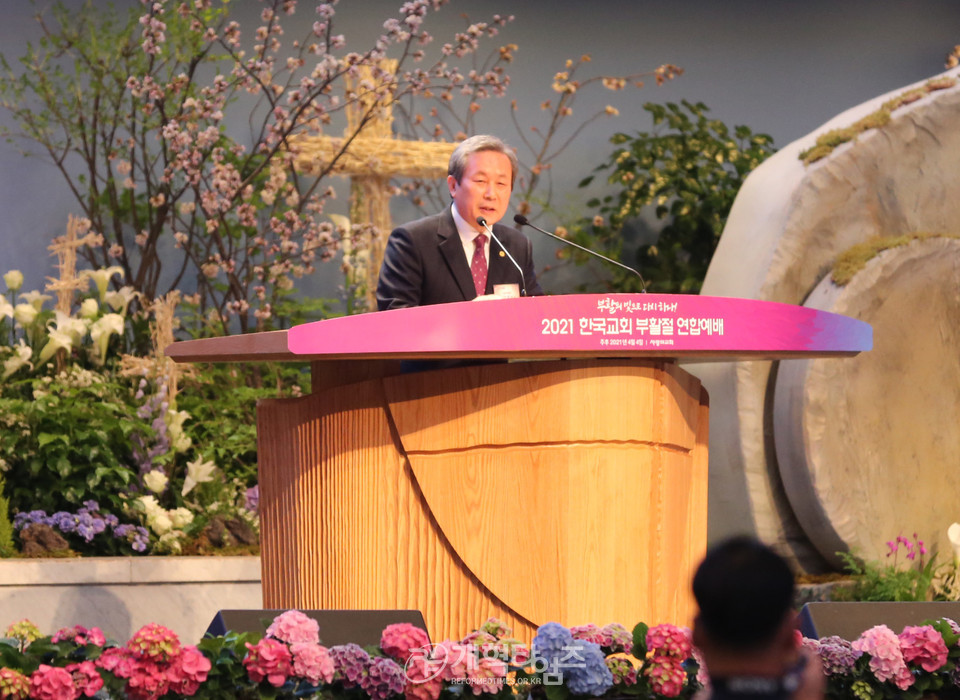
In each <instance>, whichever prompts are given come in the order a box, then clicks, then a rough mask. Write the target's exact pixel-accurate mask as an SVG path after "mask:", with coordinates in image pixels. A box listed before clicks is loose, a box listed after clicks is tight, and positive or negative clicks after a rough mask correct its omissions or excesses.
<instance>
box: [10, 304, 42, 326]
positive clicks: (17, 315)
mask: <svg viewBox="0 0 960 700" xmlns="http://www.w3.org/2000/svg"><path fill="white" fill-rule="evenodd" d="M38 313H40V312H39V311H37V309H35V308H34V307H33V305H32V304H17V305H16V306H15V307H13V320H15V321H16V322H17V323H19V324H20V325H21V326H22V327H23V328H27V327H28V326H32V325H33V322H34V321H36V320H37V314H38Z"/></svg>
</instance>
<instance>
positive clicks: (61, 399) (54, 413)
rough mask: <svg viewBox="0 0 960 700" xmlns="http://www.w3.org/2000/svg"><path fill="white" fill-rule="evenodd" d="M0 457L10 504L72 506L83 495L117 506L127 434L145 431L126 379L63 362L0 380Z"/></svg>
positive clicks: (128, 461)
mask: <svg viewBox="0 0 960 700" xmlns="http://www.w3.org/2000/svg"><path fill="white" fill-rule="evenodd" d="M0 423H2V424H3V429H2V430H0V460H2V461H3V462H5V463H6V472H5V478H6V496H7V497H8V498H9V505H10V507H11V508H13V509H14V510H15V511H30V510H46V511H47V512H48V513H53V512H54V511H57V510H71V511H75V510H76V509H77V507H78V506H79V505H80V504H82V503H83V501H85V500H90V499H93V500H96V501H98V502H99V503H100V504H101V505H103V506H104V507H105V508H107V509H108V510H111V511H113V512H118V511H119V510H121V509H122V498H121V495H122V494H123V493H124V492H125V491H126V490H127V489H128V487H129V486H130V484H131V482H132V481H133V480H134V478H135V476H136V473H135V472H134V471H132V470H131V465H132V464H133V463H134V461H133V453H132V444H131V436H132V435H133V434H134V433H140V434H144V435H146V434H152V429H151V427H150V425H149V424H147V423H146V422H145V421H143V420H142V419H140V418H138V417H137V415H136V404H135V402H134V399H133V392H132V390H131V388H130V387H129V386H125V385H123V384H121V383H118V382H116V381H115V380H113V379H111V378H110V377H109V376H108V375H102V374H96V373H94V372H91V371H89V370H78V369H71V370H67V371H64V372H62V373H60V374H58V375H57V376H55V377H50V376H43V377H38V378H32V379H28V380H26V381H21V382H18V383H17V384H16V385H14V386H12V387H10V386H8V387H4V392H3V393H0Z"/></svg>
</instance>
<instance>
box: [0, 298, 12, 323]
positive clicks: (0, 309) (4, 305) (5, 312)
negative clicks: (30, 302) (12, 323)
mask: <svg viewBox="0 0 960 700" xmlns="http://www.w3.org/2000/svg"><path fill="white" fill-rule="evenodd" d="M5 318H13V304H11V303H10V302H9V301H7V300H6V298H4V297H0V321H2V320H3V319H5Z"/></svg>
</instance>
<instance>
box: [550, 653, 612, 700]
mask: <svg viewBox="0 0 960 700" xmlns="http://www.w3.org/2000/svg"><path fill="white" fill-rule="evenodd" d="M565 653H566V654H567V658H568V660H567V661H566V662H563V661H561V669H562V670H563V678H564V681H565V682H566V684H567V687H568V688H570V692H571V693H575V694H576V695H589V696H591V697H597V696H600V695H603V694H604V693H605V692H607V691H608V690H609V689H610V688H611V687H613V674H612V673H611V672H610V669H609V668H608V667H607V661H606V657H605V656H604V655H603V651H602V650H601V649H600V646H599V645H598V644H594V643H593V642H588V641H586V640H584V639H575V640H573V641H572V642H571V644H570V645H569V646H568V647H567V648H566V650H565ZM561 658H562V657H561Z"/></svg>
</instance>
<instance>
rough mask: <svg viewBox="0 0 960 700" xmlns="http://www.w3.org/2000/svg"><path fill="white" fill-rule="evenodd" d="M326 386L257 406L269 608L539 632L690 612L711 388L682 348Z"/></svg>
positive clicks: (455, 633) (447, 628)
mask: <svg viewBox="0 0 960 700" xmlns="http://www.w3.org/2000/svg"><path fill="white" fill-rule="evenodd" d="M318 364H320V363H318ZM321 366H322V365H321ZM318 369H320V368H319V367H317V366H315V367H314V373H315V374H317V372H318ZM324 386H326V387H328V388H323V387H324ZM315 389H317V390H316V391H315V393H313V394H311V395H310V396H307V397H303V398H298V399H276V400H268V401H262V402H261V403H260V404H259V406H258V416H259V417H258V428H259V430H258V432H259V441H260V444H259V454H260V456H261V457H260V459H261V463H260V498H261V500H260V507H261V519H262V520H261V522H262V533H263V535H262V555H261V559H262V566H263V582H264V583H263V598H264V606H265V607H266V608H301V609H320V608H339V609H388V608H389V609H394V608H415V609H419V610H421V611H422V612H423V615H424V618H425V619H426V622H427V625H428V627H429V630H430V633H431V637H432V638H433V639H434V640H435V641H439V640H441V639H445V638H460V637H462V636H463V635H464V634H466V633H467V632H469V631H470V630H472V629H474V628H475V627H476V626H477V625H479V624H480V623H482V622H483V621H484V620H485V619H486V618H487V617H489V616H491V615H492V616H496V617H499V618H501V619H503V620H504V621H505V622H507V623H508V624H510V625H512V626H513V627H514V630H515V634H516V636H517V637H519V638H521V639H524V640H527V641H529V639H530V638H531V637H532V636H533V634H534V632H535V630H536V628H537V627H538V626H539V625H541V624H543V623H545V622H550V621H556V622H561V623H563V624H566V625H578V624H584V623H587V622H594V623H597V624H606V623H608V622H622V623H623V624H625V625H628V626H632V625H633V624H634V623H636V622H638V621H645V622H648V623H651V624H654V623H659V622H672V623H676V624H683V625H686V624H689V623H690V620H691V617H692V614H693V610H694V608H693V603H692V596H691V595H690V592H689V590H690V585H689V582H690V577H691V575H692V572H693V569H694V568H695V567H696V565H697V563H698V562H699V560H700V558H701V557H702V556H703V554H704V551H705V548H706V530H707V525H706V524H707V517H706V514H707V429H708V428H707V426H708V406H707V397H706V392H705V391H704V390H703V389H702V387H701V386H700V382H699V381H698V380H697V379H696V378H695V377H693V376H692V375H689V374H687V373H686V372H684V371H683V370H681V369H680V368H678V367H677V366H676V365H675V364H673V363H671V362H664V361H653V360H639V359H636V360H629V359H628V360H577V361H562V360H561V361H538V362H515V363H510V364H496V365H481V366H473V367H463V368H457V369H448V370H438V371H431V372H422V373H418V374H405V375H396V376H388V377H379V378H373V379H367V380H364V381H359V382H356V383H352V384H347V385H343V386H336V380H332V381H328V382H326V383H324V381H322V380H321V381H318V382H316V383H315Z"/></svg>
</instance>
